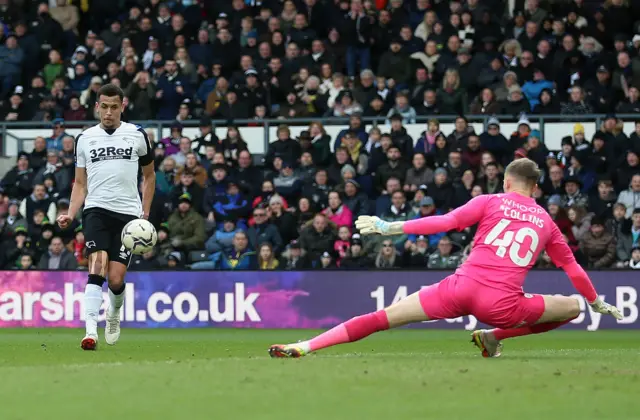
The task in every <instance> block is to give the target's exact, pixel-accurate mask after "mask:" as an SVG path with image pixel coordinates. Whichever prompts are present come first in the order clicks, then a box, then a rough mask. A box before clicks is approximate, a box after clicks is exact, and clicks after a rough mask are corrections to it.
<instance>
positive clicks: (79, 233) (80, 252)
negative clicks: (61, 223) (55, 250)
mask: <svg viewBox="0 0 640 420" xmlns="http://www.w3.org/2000/svg"><path fill="white" fill-rule="evenodd" d="M51 227H52V228H53V227H54V226H53V225H52V226H51ZM44 232H45V231H44V230H43V231H42V234H43V237H44ZM51 234H52V235H53V229H52V230H51ZM75 234H76V235H75V238H74V239H73V240H72V241H71V242H69V243H68V244H67V251H69V252H71V253H72V254H73V257H74V258H75V259H76V262H77V263H78V268H82V269H86V267H87V266H88V264H89V260H88V259H87V249H86V242H85V239H84V232H83V230H82V226H79V227H78V228H76V229H75ZM50 239H53V238H50Z"/></svg>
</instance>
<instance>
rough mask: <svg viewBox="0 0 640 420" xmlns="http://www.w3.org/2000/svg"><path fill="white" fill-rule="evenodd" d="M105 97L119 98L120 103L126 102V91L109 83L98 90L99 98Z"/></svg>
mask: <svg viewBox="0 0 640 420" xmlns="http://www.w3.org/2000/svg"><path fill="white" fill-rule="evenodd" d="M103 95H104V96H107V97H109V98H110V97H113V96H117V97H118V98H120V101H123V100H124V91H123V90H122V89H120V87H118V86H116V85H114V84H112V83H107V84H106V85H104V86H102V87H101V88H100V89H99V90H98V98H100V96H103Z"/></svg>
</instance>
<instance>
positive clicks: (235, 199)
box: [213, 179, 251, 226]
mask: <svg viewBox="0 0 640 420" xmlns="http://www.w3.org/2000/svg"><path fill="white" fill-rule="evenodd" d="M213 212H214V215H215V218H216V220H224V218H227V217H233V218H234V219H235V220H236V223H237V224H239V225H240V226H244V225H245V221H246V220H247V218H248V217H249V215H250V213H251V207H250V202H249V200H247V198H246V197H245V196H244V194H242V193H241V192H240V189H239V187H238V184H237V182H236V181H235V180H233V179H229V180H227V191H226V193H225V194H224V195H223V196H221V197H218V199H217V201H216V203H215V204H214V205H213Z"/></svg>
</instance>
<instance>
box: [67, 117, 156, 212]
mask: <svg viewBox="0 0 640 420" xmlns="http://www.w3.org/2000/svg"><path fill="white" fill-rule="evenodd" d="M75 156H76V166H77V167H78V168H86V171H87V197H86V198H85V202H84V208H85V209H89V208H100V209H105V210H109V211H113V212H116V213H121V214H128V215H133V216H136V217H140V216H141V215H142V203H141V201H140V194H139V192H138V168H139V166H146V165H148V164H149V163H151V162H153V153H152V151H151V144H150V143H149V139H148V137H147V133H145V131H144V130H143V129H142V128H139V127H138V126H137V125H134V124H130V123H126V122H122V123H121V124H120V127H118V128H117V129H108V130H105V129H103V128H102V127H100V124H98V125H94V126H93V127H91V128H88V129H86V130H85V131H83V132H82V133H81V134H79V135H78V137H76V142H75Z"/></svg>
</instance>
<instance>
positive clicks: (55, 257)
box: [38, 237, 78, 271]
mask: <svg viewBox="0 0 640 420" xmlns="http://www.w3.org/2000/svg"><path fill="white" fill-rule="evenodd" d="M77 268H78V262H77V261H76V258H75V257H74V255H73V254H72V253H71V252H69V251H67V250H66V249H65V248H64V243H63V242H62V239H60V238H59V237H54V238H53V239H52V240H51V245H50V246H49V251H48V252H47V253H45V254H44V255H43V256H42V258H40V261H39V262H38V269H40V270H66V271H69V270H75V269H77Z"/></svg>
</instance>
